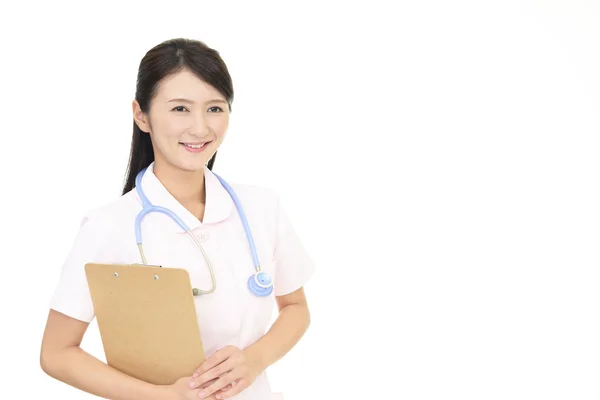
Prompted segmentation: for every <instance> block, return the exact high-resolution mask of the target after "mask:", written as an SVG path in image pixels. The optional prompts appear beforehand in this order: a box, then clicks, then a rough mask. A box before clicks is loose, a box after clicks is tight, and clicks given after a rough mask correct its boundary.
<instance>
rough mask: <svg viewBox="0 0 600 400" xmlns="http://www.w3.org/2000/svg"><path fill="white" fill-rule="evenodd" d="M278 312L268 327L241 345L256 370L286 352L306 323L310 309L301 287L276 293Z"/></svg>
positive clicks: (263, 367)
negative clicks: (290, 291)
mask: <svg viewBox="0 0 600 400" xmlns="http://www.w3.org/2000/svg"><path fill="white" fill-rule="evenodd" d="M276 299H277V306H278V308H279V316H278V317H277V319H276V320H275V322H274V323H273V326H271V329H269V331H268V332H267V333H266V334H265V335H264V336H263V337H261V338H260V339H259V340H257V341H256V342H255V343H253V344H252V345H250V346H248V347H247V348H246V349H245V352H246V353H247V354H248V355H249V356H250V359H251V360H254V362H255V363H256V365H255V366H256V367H257V369H258V370H259V371H264V370H265V369H267V368H268V367H269V366H270V365H272V364H274V363H275V362H276V361H278V360H279V359H281V358H282V357H283V356H284V355H286V354H287V353H288V352H289V351H290V350H291V349H292V347H294V346H295V345H296V344H297V343H298V342H299V341H300V339H301V338H302V336H303V335H304V333H305V332H306V330H307V329H308V326H309V324H310V312H309V310H308V304H307V302H306V296H305V294H304V289H303V288H300V289H298V290H296V291H295V292H292V293H290V294H287V295H284V296H278V297H276Z"/></svg>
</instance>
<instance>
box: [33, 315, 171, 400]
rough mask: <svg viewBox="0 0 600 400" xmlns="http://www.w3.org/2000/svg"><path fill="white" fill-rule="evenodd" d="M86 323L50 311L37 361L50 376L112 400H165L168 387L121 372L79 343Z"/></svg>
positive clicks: (167, 394)
mask: <svg viewBox="0 0 600 400" xmlns="http://www.w3.org/2000/svg"><path fill="white" fill-rule="evenodd" d="M87 327H88V323H86V322H82V321H79V320H77V319H74V318H71V317H68V316H66V315H64V314H61V313H59V312H56V311H54V310H50V314H49V315H48V322H47V324H46V330H45V332H44V338H43V341H42V349H41V354H40V364H41V367H42V369H43V370H44V372H46V374H48V375H50V376H51V377H53V378H55V379H57V380H60V381H62V382H64V383H67V384H69V385H71V386H73V387H75V388H78V389H80V390H83V391H85V392H87V393H91V394H94V395H96V396H99V397H102V398H107V399H113V400H138V399H140V400H142V399H143V400H154V399H156V400H165V399H169V398H171V397H170V396H171V394H170V393H169V391H168V386H157V385H152V384H149V383H146V382H143V381H141V380H138V379H135V378H132V377H130V376H128V375H126V374H123V373H121V372H119V371H117V370H116V369H114V368H112V367H110V366H109V365H107V364H105V363H103V362H102V361H100V360H98V359H97V358H95V357H93V356H92V355H90V354H89V353H86V352H85V351H83V350H82V349H81V348H80V347H79V346H80V344H81V340H82V338H83V335H84V333H85V331H86V330H87Z"/></svg>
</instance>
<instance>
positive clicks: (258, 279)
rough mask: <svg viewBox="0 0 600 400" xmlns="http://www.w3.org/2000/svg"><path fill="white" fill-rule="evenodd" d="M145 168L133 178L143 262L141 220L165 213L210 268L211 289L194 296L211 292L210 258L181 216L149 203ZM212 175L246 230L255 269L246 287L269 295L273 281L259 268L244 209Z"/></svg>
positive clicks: (228, 189) (226, 187)
mask: <svg viewBox="0 0 600 400" xmlns="http://www.w3.org/2000/svg"><path fill="white" fill-rule="evenodd" d="M146 170H147V168H144V169H142V170H141V171H140V172H139V173H138V174H137V176H136V178H135V187H136V190H137V192H138V195H139V196H140V199H141V201H142V210H141V211H140V212H139V214H138V215H137V217H136V219H135V239H136V243H137V245H138V249H139V251H140V256H141V257H142V262H143V263H144V264H147V262H146V257H145V256H144V249H143V247H142V220H143V219H144V217H145V216H146V215H148V214H150V213H152V212H159V213H163V214H165V215H167V216H168V217H170V218H171V219H172V220H173V221H175V222H176V223H177V224H178V225H179V226H180V227H181V229H183V230H184V231H185V232H186V233H187V234H188V235H189V236H190V237H191V238H192V240H193V241H194V243H195V244H196V246H197V247H198V248H199V249H200V251H201V252H202V255H203V256H204V259H205V260H206V263H207V266H208V268H209V270H210V276H211V280H212V287H211V289H210V290H199V289H193V294H194V296H198V295H202V294H210V293H213V292H214V291H215V290H216V288H217V283H216V279H215V274H214V271H213V268H212V264H211V262H210V259H209V258H208V256H207V254H206V252H205V251H204V248H203V247H202V245H201V244H200V242H198V239H197V238H196V236H195V235H194V234H193V233H192V231H191V230H190V228H189V227H188V226H187V225H186V223H185V222H184V221H183V220H182V219H181V218H179V217H178V216H177V215H176V214H175V213H174V212H173V211H171V210H169V209H167V208H164V207H160V206H155V205H153V204H152V203H150V201H149V200H148V198H147V197H146V195H145V193H144V190H143V189H142V177H143V176H144V173H145V172H146ZM213 175H214V176H216V177H217V179H218V180H219V182H221V184H222V185H223V187H224V188H225V190H227V192H228V193H229V195H230V196H231V198H232V200H233V202H234V204H235V207H236V208H237V211H238V214H239V216H240V219H241V220H242V225H243V226H244V231H245V232H246V237H247V239H248V245H249V246H250V251H251V253H252V260H253V262H254V268H255V269H256V271H255V272H254V273H253V274H252V275H251V276H250V277H249V278H248V289H249V290H250V292H251V293H252V294H254V295H256V296H261V297H262V296H269V295H270V294H271V293H272V292H273V282H272V280H271V277H270V276H269V274H268V273H267V272H265V271H262V270H261V268H260V262H259V260H258V253H257V251H256V245H255V243H254V239H253V237H252V232H251V230H250V226H249V224H248V220H247V219H246V214H245V213H244V210H243V208H242V204H241V202H240V200H239V198H238V197H237V195H236V194H235V191H234V190H233V188H232V187H231V186H230V185H229V184H228V183H227V182H225V180H224V179H223V178H221V177H220V176H218V175H217V174H215V173H214V172H213Z"/></svg>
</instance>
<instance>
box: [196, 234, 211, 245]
mask: <svg viewBox="0 0 600 400" xmlns="http://www.w3.org/2000/svg"><path fill="white" fill-rule="evenodd" d="M209 236H210V235H209V234H208V232H198V233H197V234H196V238H197V239H198V241H199V242H200V243H206V242H207V241H208V238H209Z"/></svg>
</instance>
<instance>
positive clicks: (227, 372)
mask: <svg viewBox="0 0 600 400" xmlns="http://www.w3.org/2000/svg"><path fill="white" fill-rule="evenodd" d="M260 372H261V371H260V368H258V367H257V362H256V360H253V359H252V357H251V356H250V355H249V354H248V352H247V351H244V350H241V349H239V348H237V347H235V346H227V347H224V348H223V349H221V350H219V351H217V352H216V353H215V354H214V355H213V356H212V357H210V358H208V359H206V360H205V361H204V362H203V363H202V365H201V366H200V367H199V368H198V370H197V371H196V372H195V373H194V375H193V377H192V381H191V382H190V386H189V387H194V388H197V387H205V389H203V390H201V391H200V392H199V393H198V397H199V398H201V399H206V398H208V397H207V396H211V395H213V394H214V395H215V398H216V399H227V398H229V397H232V396H235V395H236V394H238V393H240V392H241V391H242V390H244V389H246V388H247V387H248V386H250V385H251V384H252V383H253V382H254V380H255V379H256V377H257V376H258V375H259V373H260ZM211 381H214V383H210V384H208V386H207V385H206V384H207V383H208V382H211Z"/></svg>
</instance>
